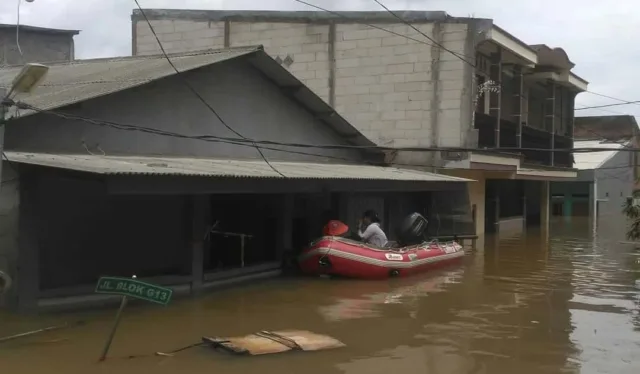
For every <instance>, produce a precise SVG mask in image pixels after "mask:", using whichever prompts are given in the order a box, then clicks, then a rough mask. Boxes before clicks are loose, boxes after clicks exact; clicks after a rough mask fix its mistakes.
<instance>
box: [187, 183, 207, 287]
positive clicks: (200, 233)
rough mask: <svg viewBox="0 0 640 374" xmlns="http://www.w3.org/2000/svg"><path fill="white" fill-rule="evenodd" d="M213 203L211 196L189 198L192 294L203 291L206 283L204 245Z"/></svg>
mask: <svg viewBox="0 0 640 374" xmlns="http://www.w3.org/2000/svg"><path fill="white" fill-rule="evenodd" d="M210 209H211V203H210V200H209V195H192V196H189V210H190V213H191V293H192V294H197V293H199V292H200V291H202V283H203V281H204V250H205V248H204V243H205V235H206V233H207V228H208V227H207V224H208V221H209V210H210Z"/></svg>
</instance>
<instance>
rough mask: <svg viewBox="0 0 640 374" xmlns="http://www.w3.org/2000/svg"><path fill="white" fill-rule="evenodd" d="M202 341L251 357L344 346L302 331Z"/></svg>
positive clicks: (321, 336)
mask: <svg viewBox="0 0 640 374" xmlns="http://www.w3.org/2000/svg"><path fill="white" fill-rule="evenodd" d="M202 341H203V342H204V343H206V344H208V345H210V346H212V347H213V348H218V349H222V350H224V351H227V352H229V353H233V354H239V355H251V356H256V355H264V354H272V353H281V352H288V351H319V350H323V349H334V348H341V347H344V346H345V344H344V343H342V342H340V341H339V340H337V339H334V338H332V337H330V336H326V335H320V334H316V333H313V332H310V331H304V330H289V331H260V332H256V333H253V334H249V335H246V336H239V337H230V338H210V337H203V338H202Z"/></svg>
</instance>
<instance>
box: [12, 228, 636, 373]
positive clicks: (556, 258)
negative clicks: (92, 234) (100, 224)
mask: <svg viewBox="0 0 640 374" xmlns="http://www.w3.org/2000/svg"><path fill="white" fill-rule="evenodd" d="M618 231H619V230H618ZM542 236H544V235H542V234H541V233H540V232H536V231H529V232H528V233H527V234H526V235H513V236H511V237H509V236H506V237H505V236H503V237H502V238H497V237H491V238H486V239H485V243H484V246H483V247H481V248H480V249H478V250H476V251H472V252H469V256H467V258H466V260H465V263H464V264H463V265H460V266H457V267H452V268H449V269H445V270H442V271H438V272H435V273H433V274H427V275H423V276H419V277H413V278H407V279H396V280H392V281H374V282H362V281H346V280H327V279H302V278H298V279H277V280H273V281H263V282H260V283H259V284H254V285H248V286H243V287H240V288H233V289H229V290H226V291H220V292H215V293H211V294H208V295H204V296H202V297H199V298H197V299H183V300H176V301H175V302H173V303H172V304H171V305H170V306H168V307H158V306H154V305H143V304H137V305H135V304H134V305H132V306H130V307H128V308H127V309H126V311H125V314H124V317H123V320H122V323H121V326H120V329H119V331H118V334H117V335H116V338H115V341H114V344H113V347H112V350H111V352H110V358H109V359H108V360H107V361H106V362H103V363H97V358H98V356H99V354H100V351H101V349H102V345H103V343H104V340H105V338H106V335H107V334H108V331H109V329H110V327H111V325H112V320H113V317H114V314H115V309H109V310H101V311H93V312H83V313H75V314H64V315H47V316H39V317H37V318H35V317H17V316H8V315H0V318H1V319H0V337H2V336H5V335H9V334H12V333H17V332H21V331H27V330H30V329H34V328H39V327H45V326H49V325H54V324H56V323H60V322H65V321H76V320H84V321H87V324H86V325H83V326H79V327H74V328H69V329H65V330H59V331H54V332H49V333H43V334H38V335H36V336H31V337H29V338H23V339H16V340H13V341H10V342H6V343H0V373H21V374H28V373H38V374H43V373H64V374H91V373H118V374H128V373H136V374H139V373H142V372H149V373H154V374H163V373H172V374H173V373H184V374H198V373H212V372H217V373H229V374H233V373H249V372H267V373H278V372H279V373H285V372H290V373H306V374H313V373H322V374H331V373H347V374H376V373H384V374H389V373H391V372H392V371H398V372H400V373H421V374H423V373H430V374H438V373H442V374H460V373H469V374H472V373H473V374H476V373H478V374H485V373H486V374H489V373H490V374H503V373H504V374H513V373H518V374H528V373H531V374H534V373H535V374H542V373H580V374H591V373H615V374H625V373H634V374H637V373H640V316H639V311H640V296H639V295H640V250H634V248H632V247H630V246H626V245H622V244H619V240H621V239H623V235H622V233H620V232H617V231H616V229H615V228H614V229H611V228H609V229H603V230H600V231H599V232H598V235H594V234H593V232H592V230H590V229H589V227H588V224H587V222H580V221H578V222H575V221H574V222H573V223H569V222H562V221H559V222H556V223H555V224H554V225H553V229H552V231H551V233H550V234H549V238H550V239H549V240H548V242H547V241H545V240H543V239H541V237H542ZM278 329H304V330H311V331H314V332H318V333H322V334H327V335H331V336H333V337H336V338H338V339H340V340H341V341H343V342H344V343H345V344H346V345H347V346H346V347H345V348H341V349H337V350H332V351H320V352H306V353H284V354H280V355H271V356H261V357H237V356H235V357H234V356H228V355H225V354H222V353H218V352H213V351H210V350H208V349H206V348H204V347H196V348H193V349H190V350H186V351H183V352H180V353H178V354H177V355H176V356H174V357H158V356H153V355H152V354H153V353H154V352H156V351H169V350H171V349H175V348H179V347H181V346H186V345H189V344H191V343H195V342H198V341H199V339H200V337H201V336H203V335H209V336H233V335H241V334H246V333H251V332H255V331H260V330H278ZM132 355H136V356H142V357H138V358H128V357H129V356H132ZM145 355H146V356H145Z"/></svg>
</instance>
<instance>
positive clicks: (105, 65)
mask: <svg viewBox="0 0 640 374" xmlns="http://www.w3.org/2000/svg"><path fill="white" fill-rule="evenodd" d="M260 49H261V47H244V48H230V49H220V50H209V51H201V52H194V53H181V54H173V55H170V57H171V61H172V62H173V64H174V65H175V66H176V68H177V69H178V70H179V71H188V70H193V69H197V68H199V67H203V66H207V65H211V64H215V63H218V62H222V61H226V60H229V59H233V58H236V57H240V56H243V55H247V54H250V53H255V52H257V51H259V50H260ZM47 65H48V66H49V72H48V74H47V76H46V77H45V80H44V81H43V82H42V83H41V84H40V85H39V86H38V87H36V88H35V89H34V91H33V92H32V93H30V94H28V95H22V94H21V95H18V96H16V98H15V100H16V101H22V102H25V103H27V104H30V105H32V106H34V107H36V108H39V109H43V110H51V109H55V108H60V107H63V106H66V105H70V104H75V103H78V102H81V101H85V100H89V99H93V98H96V97H100V96H103V95H107V94H110V93H114V92H118V91H122V90H125V89H128V88H132V87H136V86H140V85H143V84H145V83H149V82H151V81H154V80H157V79H160V78H164V77H167V76H170V75H174V74H176V72H175V70H173V68H172V67H171V65H169V63H168V62H167V60H166V58H165V57H164V56H162V55H154V56H135V57H120V58H109V59H94V60H77V61H73V62H67V63H54V64H47ZM21 68H22V66H12V67H7V68H2V69H0V87H9V86H10V85H11V83H12V81H13V79H14V78H15V76H16V75H18V73H19V72H20V69H21ZM32 113H33V111H20V115H21V116H25V115H29V114H32Z"/></svg>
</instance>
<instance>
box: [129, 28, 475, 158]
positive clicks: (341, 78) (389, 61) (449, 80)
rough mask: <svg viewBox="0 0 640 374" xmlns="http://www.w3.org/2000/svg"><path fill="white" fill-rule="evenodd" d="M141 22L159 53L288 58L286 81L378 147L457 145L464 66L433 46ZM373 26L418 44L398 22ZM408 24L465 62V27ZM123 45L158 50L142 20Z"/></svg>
mask: <svg viewBox="0 0 640 374" xmlns="http://www.w3.org/2000/svg"><path fill="white" fill-rule="evenodd" d="M134 22H136V21H134ZM151 22H152V25H153V26H154V29H155V30H156V32H158V35H159V37H160V40H161V41H162V43H163V46H164V47H165V49H166V50H167V51H169V52H184V51H190V50H199V49H206V48H217V47H223V46H225V45H228V46H242V45H256V44H262V45H264V47H265V50H266V51H267V53H269V54H270V55H271V56H272V57H274V58H280V59H281V60H286V59H287V57H289V58H291V60H292V63H291V64H290V65H289V66H288V69H289V70H290V71H291V72H292V73H293V74H294V75H296V76H297V77H298V78H299V79H301V80H302V81H303V82H304V83H305V84H306V85H307V86H309V87H310V88H311V89H312V90H314V92H316V93H317V94H318V95H319V96H321V97H322V98H323V99H324V100H325V101H327V102H328V103H330V104H332V105H333V106H334V107H335V109H336V110H337V111H338V112H339V113H340V114H342V115H343V116H345V118H347V119H348V120H349V121H350V122H351V123H352V124H354V125H355V126H356V127H357V128H358V129H360V130H361V131H362V132H363V133H364V134H365V135H366V136H367V137H369V138H370V139H371V140H372V141H375V142H378V143H379V144H384V145H393V146H399V147H403V146H451V147H455V146H464V145H465V144H466V141H467V139H466V135H467V132H468V131H469V130H470V126H471V110H470V108H471V87H472V84H471V75H472V68H471V67H470V66H468V65H467V64H465V63H464V62H463V61H461V60H460V59H459V58H457V57H455V56H453V55H451V54H450V53H448V52H445V51H443V50H442V49H441V48H439V47H432V46H430V45H428V44H423V43H419V42H417V41H412V40H409V39H407V38H406V37H402V36H395V35H393V34H390V33H388V32H385V31H382V30H378V29H374V28H371V27H369V26H366V25H362V24H342V23H338V24H334V25H330V24H326V23H325V24H308V23H291V22H253V23H249V22H235V21H231V22H229V23H228V26H226V27H225V22H223V21H220V22H215V21H211V20H198V19H194V20H193V21H189V20H185V19H179V20H178V19H176V20H171V19H162V20H152V21H151ZM379 26H380V27H384V28H386V29H389V30H392V31H394V32H397V33H400V34H402V35H406V36H408V37H412V38H414V39H417V40H425V41H426V38H424V36H423V35H421V34H419V33H418V32H416V31H415V30H413V29H411V28H410V27H409V26H406V25H404V24H382V25H379ZM416 27H417V28H419V29H420V30H421V31H422V32H424V33H426V34H427V35H429V36H431V37H432V38H433V39H434V40H436V41H438V42H439V43H440V44H442V45H443V46H445V47H446V48H447V49H449V50H451V51H453V52H456V53H459V54H463V55H466V56H467V57H465V58H467V59H469V58H472V57H468V56H474V48H473V42H470V39H472V37H469V36H468V35H469V33H472V32H473V30H472V29H469V26H468V24H466V23H423V24H416ZM225 31H228V35H226V37H225ZM133 43H134V48H133V50H134V53H136V54H155V53H159V47H158V45H157V42H156V41H155V39H154V38H153V36H152V35H151V33H150V30H149V27H148V25H147V24H146V22H144V21H137V22H136V23H135V24H134V42H133ZM426 43H429V44H430V43H431V42H428V41H427V42H426ZM285 66H287V65H286V64H285ZM430 156H431V155H429V154H417V153H412V154H406V155H399V156H398V158H396V160H395V161H396V162H413V163H417V164H424V163H427V164H428V163H430V162H432V161H433V160H432V159H431V157H430Z"/></svg>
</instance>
